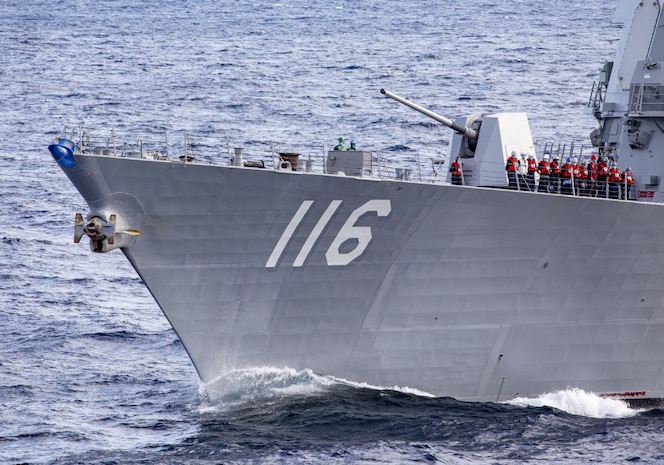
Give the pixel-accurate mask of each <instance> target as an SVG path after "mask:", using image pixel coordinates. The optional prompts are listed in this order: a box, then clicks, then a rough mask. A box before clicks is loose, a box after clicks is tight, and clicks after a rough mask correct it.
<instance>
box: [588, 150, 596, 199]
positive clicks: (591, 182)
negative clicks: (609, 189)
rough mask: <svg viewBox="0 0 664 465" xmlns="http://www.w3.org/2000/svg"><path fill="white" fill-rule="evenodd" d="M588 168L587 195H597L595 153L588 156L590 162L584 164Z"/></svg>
mask: <svg viewBox="0 0 664 465" xmlns="http://www.w3.org/2000/svg"><path fill="white" fill-rule="evenodd" d="M586 169H587V170H588V195H590V196H591V197H596V196H597V155H595V154H594V153H593V154H592V155H591V156H590V162H589V163H588V165H587V166H586Z"/></svg>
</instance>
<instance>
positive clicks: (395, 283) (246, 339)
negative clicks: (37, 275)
mask: <svg viewBox="0 0 664 465" xmlns="http://www.w3.org/2000/svg"><path fill="white" fill-rule="evenodd" d="M65 172H66V173H67V174H68V175H69V176H70V178H71V179H72V181H73V182H74V184H75V185H76V186H77V187H78V189H79V190H80V191H81V193H82V194H83V196H84V197H85V198H86V200H87V201H88V202H89V203H90V205H91V207H92V210H91V212H90V216H94V215H95V214H97V213H99V214H102V215H104V214H107V212H111V211H113V212H115V213H116V214H117V215H118V217H121V218H132V220H130V222H131V221H133V223H132V224H127V225H126V226H129V227H132V228H135V229H138V230H140V231H141V232H142V235H141V236H138V237H128V238H127V242H126V244H127V246H126V247H125V248H124V252H125V254H126V256H127V257H128V258H129V260H130V261H131V263H132V264H133V265H134V267H135V268H136V270H137V271H138V273H139V274H140V275H141V277H142V278H143V280H144V281H145V283H146V285H147V286H148V288H149V289H150V291H151V292H152V294H153V296H154V297H155V299H156V300H157V302H158V303H159V305H160V307H161V308H162V310H163V311H164V313H165V315H166V316H167V318H168V319H169V321H170V322H171V324H172V325H173V327H174V328H175V330H176V332H177V334H178V336H179V337H180V339H181V340H182V342H183V344H184V345H185V347H186V349H187V351H188V353H189V355H190V356H191V359H192V360H193V362H194V364H195V366H196V368H197V370H198V372H199V374H200V376H201V378H202V379H203V380H204V381H211V380H213V379H214V378H215V377H216V376H218V375H219V374H220V373H222V372H224V371H225V370H228V369H231V368H237V367H243V366H256V365H258V366H260V365H270V366H289V367H293V368H297V369H303V368H311V369H313V370H315V371H316V372H319V373H323V374H328V375H334V376H338V377H342V378H346V379H349V380H354V381H364V382H368V383H372V384H377V385H383V386H394V385H400V386H410V387H413V388H418V389H422V390H425V391H428V392H431V393H434V394H439V395H449V396H454V397H457V398H460V399H473V400H495V399H497V398H498V396H499V393H500V398H506V397H511V396H514V395H522V396H523V395H535V394H539V393H543V392H547V391H552V390H555V389H564V388H566V387H579V388H583V389H585V390H589V391H594V392H598V393H632V394H633V393H637V394H635V395H638V396H647V397H659V396H662V394H663V393H662V387H663V386H664V368H663V366H662V363H661V357H662V354H663V353H664V339H663V338H662V337H661V336H662V334H664V306H663V305H662V304H663V302H662V300H663V295H662V289H664V231H663V227H664V223H663V222H662V221H661V218H660V216H659V214H658V213H659V212H660V211H661V208H662V207H661V206H660V205H654V204H640V203H635V202H628V201H611V200H604V199H592V198H583V197H567V196H558V195H549V194H537V193H525V192H515V191H508V190H498V189H484V188H473V187H462V186H440V185H430V184H418V183H402V182H396V181H376V180H369V179H359V178H349V177H338V176H330V175H319V174H309V173H288V172H276V171H269V170H260V169H250V168H239V167H223V166H210V165H196V164H184V163H174V162H167V161H149V160H140V159H127V158H118V157H103V156H91V155H78V156H76V166H75V167H74V168H71V169H65ZM118 193H122V194H121V195H120V194H118ZM128 199H133V200H131V201H130V200H128ZM307 201H309V202H310V204H309V205H310V206H309V209H308V211H307V212H306V214H304V215H299V216H300V217H301V222H300V223H299V225H297V227H295V228H292V227H291V228H290V229H291V230H292V236H291V237H290V238H288V240H287V241H285V245H284V247H283V252H282V253H281V254H279V256H278V261H277V262H276V264H274V266H267V265H268V261H269V259H270V257H271V256H272V255H273V254H274V253H275V252H274V250H275V247H276V246H277V244H278V243H279V242H280V239H281V238H282V236H283V234H284V231H286V230H287V229H288V228H289V224H290V223H292V222H293V218H294V217H296V216H298V215H296V213H297V212H298V211H300V212H301V206H302V205H303V203H306V202H307ZM368 202H369V207H370V208H368V209H366V208H365V210H366V211H365V213H364V214H362V215H361V216H359V217H358V218H357V220H356V221H354V222H353V223H352V224H351V226H354V227H362V228H365V229H362V230H361V231H360V234H358V235H357V236H358V237H365V242H366V238H367V237H368V238H369V240H368V242H367V245H366V248H365V249H364V253H362V254H361V255H360V256H358V257H357V258H355V259H353V260H351V261H350V262H349V263H348V264H345V265H344V264H334V263H335V262H334V260H335V259H336V260H339V256H341V257H342V259H341V261H342V262H343V261H344V259H343V257H344V254H350V253H352V251H353V250H354V249H355V248H356V247H358V246H359V244H360V242H361V241H360V240H358V239H357V238H350V239H348V240H347V241H345V243H343V244H340V247H338V248H335V247H336V246H334V245H333V244H339V239H337V237H338V235H339V234H340V231H342V230H344V224H347V222H348V221H349V218H350V217H351V216H352V214H353V212H355V211H358V209H361V207H362V206H363V205H367V203H368ZM372 202H373V203H372ZM330 205H333V206H334V205H337V208H336V210H335V211H334V213H333V214H332V215H331V216H329V215H328V216H329V217H330V220H329V223H327V225H325V226H324V227H323V228H320V227H318V228H317V223H318V222H319V220H320V218H321V217H325V211H326V210H327V209H328V208H330ZM372 205H373V206H376V205H378V206H380V205H383V206H384V207H385V206H389V213H388V214H383V216H379V214H378V212H377V210H378V209H373V207H372ZM359 211H360V212H361V211H362V210H359ZM383 213H385V211H383ZM366 228H368V229H366ZM346 229H347V228H346ZM369 230H370V234H369V233H368V231H369ZM312 231H318V232H320V234H319V235H318V236H317V237H315V238H314V239H315V240H314V241H313V242H311V239H309V245H308V246H307V242H308V238H309V237H310V236H311V235H312ZM368 234H369V235H368ZM314 235H315V234H314ZM342 239H343V238H342ZM335 240H336V242H335ZM283 242H284V241H283V240H282V243H283ZM305 246H306V247H305ZM307 249H308V250H310V252H309V253H308V254H306V256H305V257H300V260H299V262H298V256H300V255H301V254H303V253H306V250H307ZM302 250H305V252H302ZM330 251H331V252H330ZM335 254H336V255H335ZM330 258H332V264H330ZM345 260H347V258H346V259H345ZM296 262H298V263H301V266H294V264H295V263H296Z"/></svg>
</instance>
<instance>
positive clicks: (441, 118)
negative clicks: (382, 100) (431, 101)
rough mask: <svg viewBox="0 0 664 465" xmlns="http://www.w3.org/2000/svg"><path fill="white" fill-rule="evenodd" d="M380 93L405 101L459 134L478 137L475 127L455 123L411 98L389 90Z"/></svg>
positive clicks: (398, 100) (401, 101) (472, 137)
mask: <svg viewBox="0 0 664 465" xmlns="http://www.w3.org/2000/svg"><path fill="white" fill-rule="evenodd" d="M380 93H381V94H384V95H387V96H388V97H390V98H391V99H394V100H396V101H397V102H399V103H403V104H404V105H406V106H408V107H410V108H412V109H413V110H417V111H419V112H420V113H422V114H424V115H427V116H428V117H429V118H433V119H435V120H436V121H438V122H439V123H443V124H444V125H445V126H447V127H448V128H452V129H454V130H455V131H456V132H458V133H459V134H463V135H464V136H466V137H468V138H470V139H477V131H475V130H474V129H471V128H468V127H466V126H461V125H460V124H457V123H455V122H454V121H452V120H451V119H448V118H445V117H444V116H440V115H439V114H437V113H434V112H433V111H431V110H427V109H426V108H424V107H421V106H419V105H418V104H416V103H413V102H411V101H410V100H406V99H405V98H403V97H399V96H398V95H397V94H394V93H392V92H390V91H389V90H385V89H381V90H380Z"/></svg>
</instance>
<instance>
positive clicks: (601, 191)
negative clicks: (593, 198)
mask: <svg viewBox="0 0 664 465" xmlns="http://www.w3.org/2000/svg"><path fill="white" fill-rule="evenodd" d="M608 180H609V160H608V159H607V158H606V157H600V158H599V161H598V162H597V197H604V198H608V196H609V191H608V184H607V181H608Z"/></svg>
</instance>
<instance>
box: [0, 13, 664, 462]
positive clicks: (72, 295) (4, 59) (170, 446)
mask: <svg viewBox="0 0 664 465" xmlns="http://www.w3.org/2000/svg"><path fill="white" fill-rule="evenodd" d="M616 4H617V1H606V0H586V1H584V2H579V1H574V0H553V1H548V2H538V1H534V0H514V1H511V2H495V1H489V0H470V1H469V0H446V1H433V0H421V1H418V2H402V1H396V0H367V1H349V0H336V1H332V2H324V1H319V0H292V1H284V2H239V1H231V0H226V1H213V0H200V1H196V2H193V1H186V0H163V1H160V2H147V1H146V2H137V1H130V0H108V1H102V2H100V1H92V0H61V1H46V0H41V1H38V0H35V1H30V0H28V1H21V2H19V1H16V0H5V1H4V2H3V6H2V11H1V12H0V49H1V50H2V53H0V84H1V85H0V102H1V103H2V108H1V111H0V136H1V139H2V141H3V147H2V149H1V150H0V162H2V168H1V169H0V195H1V198H2V201H1V203H0V256H1V258H2V259H1V260H0V335H1V336H2V337H0V419H1V421H0V463H8V464H11V463H35V464H37V463H38V464H42V463H49V464H50V463H54V464H70V463H72V464H74V463H81V464H83V463H85V464H110V463H118V464H120V463H122V464H127V463H141V464H162V463H174V464H175V463H188V464H189V463H190V464H221V463H224V464H227V463H238V464H244V463H339V464H341V463H356V464H369V463H372V464H374V463H445V464H463V465H466V464H487V465H488V464H508V463H549V464H562V463H565V464H567V463H579V464H586V463H599V464H616V463H647V464H654V463H664V446H662V443H663V442H664V441H663V440H664V426H663V425H664V422H663V421H662V420H663V419H664V412H663V411H662V410H659V409H650V410H636V409H632V408H629V407H628V406H626V405H624V404H623V403H621V402H617V401H614V400H609V399H602V398H599V397H597V396H595V395H593V394H592V393H586V392H583V391H579V390H577V389H574V387H573V386H571V387H570V388H569V389H568V390H565V391H562V392H555V393H547V394H543V395H542V396H540V397H538V398H532V399H514V400H512V401H510V402H509V403H499V404H494V403H486V404H480V403H464V402H460V401H457V400H455V399H451V398H437V397H433V396H430V395H428V394H427V393H425V392H420V391H417V390H415V389H412V388H411V387H408V386H368V385H363V384H359V383H356V382H353V380H339V379H334V378H331V377H327V376H325V375H324V374H319V373H315V372H312V371H310V370H304V371H295V370H292V369H290V368H289V367H255V368H251V369H247V370H243V371H239V372H231V373H226V374H224V375H223V376H222V377H221V378H220V379H219V380H217V381H216V382H215V383H213V384H211V385H203V384H201V382H200V380H199V379H198V378H197V375H196V373H195V370H194V368H193V366H192V365H191V363H190V361H189V359H188V357H187V355H186V353H185V352H184V349H183V348H182V345H181V344H180V343H179V341H178V340H177V338H176V336H175V334H174V332H173V331H172V330H171V328H170V327H169V325H168V323H167V321H166V320H165V318H164V317H163V316H162V314H161V312H160V310H159V308H158V307H157V305H156V304H155V303H154V301H153V300H152V298H151V297H150V295H149V293H148V292H147V290H146V289H145V288H144V287H143V285H142V283H141V281H140V279H139V278H138V276H137V275H136V273H135V272H134V271H133V269H132V268H131V267H130V266H129V264H128V263H127V261H126V260H125V259H124V257H123V255H122V254H121V253H119V252H113V253H110V254H104V255H97V254H92V253H91V252H90V251H89V249H88V247H87V245H86V244H83V243H81V244H74V243H73V240H72V238H73V220H74V213H75V212H85V211H86V206H85V205H84V202H83V201H82V199H81V198H80V197H79V196H78V194H77V192H76V191H75V189H74V188H73V187H72V186H71V184H70V183H69V182H68V181H67V180H66V178H65V176H64V175H63V174H62V173H61V171H60V169H59V168H58V167H57V166H56V165H55V164H54V163H53V161H52V159H51V157H50V155H49V153H48V151H47V149H46V147H47V145H48V144H49V143H51V142H52V140H53V138H54V137H55V136H56V135H57V134H58V133H59V132H60V131H61V130H62V129H63V128H64V127H75V126H77V125H85V126H86V127H92V128H99V129H103V130H110V129H114V130H116V131H118V133H123V132H127V133H133V134H148V135H152V136H154V137H161V136H160V134H161V133H163V132H164V131H169V132H170V131H172V132H173V134H174V136H173V139H172V142H173V143H177V140H178V139H177V138H178V137H182V132H178V131H186V132H187V133H188V134H191V138H190V141H194V142H195V143H198V144H199V146H201V147H206V148H207V149H209V150H212V152H213V153H219V154H223V153H225V152H226V151H227V148H228V147H235V146H243V147H245V148H246V150H247V153H248V154H250V155H252V156H255V157H260V156H263V154H266V153H268V152H269V150H270V147H271V146H276V147H277V148H279V149H281V150H284V151H297V152H300V153H303V154H316V153H318V154H320V153H322V152H323V150H325V149H328V148H331V146H332V145H334V144H335V142H336V139H337V138H338V137H340V136H343V137H346V138H348V139H349V138H354V139H355V140H356V141H357V143H358V147H359V148H366V149H369V150H374V151H377V152H380V153H381V154H383V155H384V156H386V157H388V158H389V159H390V160H391V161H392V162H394V163H412V162H414V161H415V160H417V159H418V158H423V159H424V158H430V157H438V156H443V155H445V154H446V152H447V145H448V143H449V141H450V138H451V133H450V131H449V130H448V129H447V128H445V127H442V126H441V125H439V124H437V123H435V122H433V121H431V120H429V119H427V118H426V117H424V116H422V115H419V114H417V113H415V112H413V111H412V110H410V109H407V108H405V107H403V106H401V105H399V104H397V103H396V102H393V101H391V100H389V99H387V98H386V97H384V96H382V95H381V94H380V92H379V90H380V89H381V88H386V89H388V90H391V91H393V92H395V93H398V94H400V95H403V96H406V97H409V98H411V99H413V100H414V101H416V102H417V103H419V104H421V105H424V106H426V107H428V108H430V109H432V110H433V111H436V112H438V113H440V114H443V115H446V116H450V117H455V116H457V115H461V114H470V113H477V112H487V111H496V110H503V111H526V112H527V113H528V114H529V117H530V122H531V129H532V132H533V137H534V139H535V143H536V146H539V147H541V146H542V145H543V144H544V143H546V142H555V143H568V144H569V143H572V142H575V143H581V142H587V136H588V134H589V133H590V131H591V130H592V129H594V128H595V126H596V124H595V122H594V120H593V118H592V117H591V116H590V115H589V114H588V112H587V109H586V104H587V102H588V98H589V95H590V90H591V87H592V83H593V81H594V80H595V79H596V76H597V72H598V68H599V66H601V64H602V63H603V62H604V61H605V60H609V59H611V58H612V57H613V53H614V48H615V46H616V43H617V39H618V37H619V34H620V28H619V26H617V25H615V24H612V22H611V18H612V15H613V10H614V8H615V6H616ZM214 141H217V142H214ZM212 156H213V157H214V155H212Z"/></svg>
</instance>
